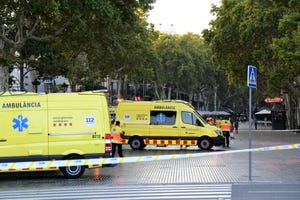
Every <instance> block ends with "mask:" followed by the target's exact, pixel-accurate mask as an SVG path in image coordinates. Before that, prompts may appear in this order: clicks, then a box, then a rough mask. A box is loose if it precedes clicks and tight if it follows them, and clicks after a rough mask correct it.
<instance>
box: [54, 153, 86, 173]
mask: <svg viewBox="0 0 300 200" xmlns="http://www.w3.org/2000/svg"><path fill="white" fill-rule="evenodd" d="M72 159H82V157H81V156H77V155H72V156H68V157H66V158H65V160H72ZM59 170H60V171H61V172H62V173H63V175H64V176H65V177H66V178H70V179H73V178H79V177H81V176H82V174H83V173H84V171H85V166H68V167H60V168H59Z"/></svg>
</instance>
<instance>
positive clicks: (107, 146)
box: [105, 133, 111, 153]
mask: <svg viewBox="0 0 300 200" xmlns="http://www.w3.org/2000/svg"><path fill="white" fill-rule="evenodd" d="M105 153H111V141H110V133H106V134H105Z"/></svg>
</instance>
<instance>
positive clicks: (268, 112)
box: [255, 109, 271, 115]
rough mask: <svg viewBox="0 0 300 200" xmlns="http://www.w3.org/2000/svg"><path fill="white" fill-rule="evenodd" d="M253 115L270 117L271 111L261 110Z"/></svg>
mask: <svg viewBox="0 0 300 200" xmlns="http://www.w3.org/2000/svg"><path fill="white" fill-rule="evenodd" d="M255 115H271V111H270V110H267V109H263V110H261V111H259V112H257V113H255Z"/></svg>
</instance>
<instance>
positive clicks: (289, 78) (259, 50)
mask: <svg viewBox="0 0 300 200" xmlns="http://www.w3.org/2000/svg"><path fill="white" fill-rule="evenodd" d="M299 7H300V4H299V1H294V0H288V1H286V0H282V1H275V0H263V1H258V0H243V1H238V0H223V1H222V5H221V6H220V7H216V6H214V7H213V9H212V12H213V13H214V14H215V15H216V16H217V18H216V19H215V20H214V21H212V22H211V29H210V30H205V31H204V32H203V36H204V38H205V40H206V41H207V42H208V43H209V45H210V47H211V48H212V52H213V57H214V63H215V64H216V65H217V66H218V67H219V68H220V69H223V70H225V72H226V75H227V77H228V79H229V81H230V84H232V85H238V84H242V85H244V86H246V83H245V81H246V78H245V77H246V76H245V74H246V70H247V65H249V64H251V65H255V66H257V68H258V77H259V81H258V89H257V90H256V91H257V92H256V93H255V99H256V101H257V102H259V101H261V100H262V99H263V98H265V97H266V96H267V95H281V94H283V93H285V94H289V96H290V94H291V93H294V92H293V90H294V89H291V88H295V87H290V86H291V85H293V83H294V82H295V81H296V80H297V77H298V75H299V69H298V67H297V66H298V65H299V52H298V50H299V45H297V44H299V43H297V41H299V39H297V38H299V37H298V35H299V32H298V31H297V26H298V24H299ZM298 94H299V92H298ZM298 98H299V97H298ZM286 99H289V98H286Z"/></svg>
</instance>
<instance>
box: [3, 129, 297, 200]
mask: <svg viewBox="0 0 300 200" xmlns="http://www.w3.org/2000/svg"><path fill="white" fill-rule="evenodd" d="M247 128H248V126H247V124H241V128H240V131H239V134H237V135H235V136H234V137H235V139H233V140H231V144H230V148H223V147H214V148H213V150H211V151H209V152H216V151H230V150H238V149H247V148H248V147H249V138H248V130H247ZM293 143H300V134H299V133H295V132H289V131H273V130H270V127H259V130H253V131H252V147H253V148H257V147H266V146H274V145H286V144H293ZM199 152H205V151H201V150H199V149H198V148H197V147H188V148H186V149H180V147H179V146H168V147H156V146H152V145H150V146H147V147H146V149H145V150H142V151H134V150H131V149H130V147H129V146H128V145H124V155H125V156H137V155H138V156H141V155H164V154H185V153H199ZM251 155H252V163H251V171H252V176H251V180H249V153H235V154H225V155H214V156H206V157H200V158H189V159H178V160H166V161H151V162H141V163H127V164H125V163H124V164H119V165H117V166H115V167H113V168H97V169H92V170H86V172H85V174H84V175H83V176H82V177H81V178H79V179H74V180H72V179H69V180H68V179H64V178H63V176H62V175H61V173H60V172H31V173H28V172H26V173H0V199H1V196H2V197H3V199H4V198H5V199H13V198H14V199H18V197H19V198H20V197H25V196H26V195H29V196H28V199H33V197H34V195H37V194H39V192H43V191H44V190H45V192H46V194H44V195H42V196H43V198H44V197H45V199H51V198H50V197H52V196H54V197H57V195H58V196H61V199H68V198H67V197H66V196H65V195H64V194H65V193H66V190H71V191H72V193H73V194H74V195H76V194H77V193H78V194H77V195H79V196H78V198H80V197H81V199H88V196H86V198H84V197H82V196H80V194H90V193H92V194H90V199H92V198H94V199H95V198H96V196H97V194H98V195H100V193H95V191H98V190H105V191H106V189H107V187H116V188H121V189H122V188H123V189H124V191H123V192H124V193H122V195H121V196H120V198H117V197H118V196H113V197H112V199H155V198H158V197H159V198H160V199H164V198H171V199H172V197H174V199H178V198H179V197H182V198H185V199H201V198H202V197H203V199H259V198H260V199H262V198H263V199H299V192H298V189H297V188H300V187H299V186H300V150H299V149H293V150H281V151H268V152H253V153H252V154H251ZM192 186H195V187H193V189H189V188H191V187H192ZM156 187H160V188H156ZM164 187H169V188H170V191H180V192H177V193H176V192H168V195H167V196H166V191H167V190H163V189H162V188H164ZM207 187H208V188H207ZM222 187H224V190H222V191H219V189H220V188H222ZM62 188H64V191H61V189H62ZM72 188H75V190H74V189H72ZM89 188H94V189H95V188H96V189H95V190H94V192H92V191H91V189H89ZM197 188H198V189H197ZM225 188H226V189H225ZM134 189H135V190H134ZM38 191H39V192H38ZM47 191H52V193H49V194H48V193H47ZM109 191H111V190H109V189H107V191H106V193H105V194H107V195H108V194H109ZM133 191H135V192H136V195H133V196H132V194H131V192H133ZM138 191H140V192H138ZM143 191H146V192H143ZM80 192H81V193H80ZM111 192H113V191H111ZM133 193H134V192H133ZM145 193H147V194H148V195H146V196H145ZM47 194H48V195H47ZM54 194H55V195H54ZM143 194H144V195H143ZM172 194H173V195H172ZM5 195H6V196H5ZM24 195H25V196H24ZM95 195H96V196H95ZM111 195H112V194H111ZM127 195H128V196H127ZM139 195H140V196H139ZM71 196H72V195H71ZM46 197H47V198H46ZM63 197H64V198H63ZM99 197H100V196H99ZM121 197H122V198H121ZM133 197H134V198H133ZM142 197H143V198H142ZM200 197H201V198H200ZM43 198H42V197H37V198H36V199H43ZM56 199H58V198H56ZM73 199H77V198H75V197H74V196H73Z"/></svg>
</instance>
